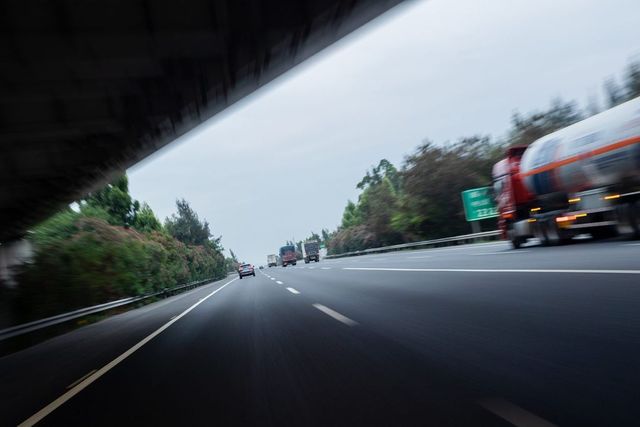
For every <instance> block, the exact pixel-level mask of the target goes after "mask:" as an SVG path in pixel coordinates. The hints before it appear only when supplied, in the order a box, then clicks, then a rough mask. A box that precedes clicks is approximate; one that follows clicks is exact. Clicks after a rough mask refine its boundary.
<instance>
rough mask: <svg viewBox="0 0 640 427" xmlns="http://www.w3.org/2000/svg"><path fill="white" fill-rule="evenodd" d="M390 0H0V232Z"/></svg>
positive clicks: (123, 164)
mask: <svg viewBox="0 0 640 427" xmlns="http://www.w3.org/2000/svg"><path fill="white" fill-rule="evenodd" d="M400 1H401V0H272V1H266V0H262V1H261V0H183V1H175V0H109V1H105V0H55V1H54V0H51V1H47V0H42V1H37V2H33V1H22V0H7V1H4V2H2V3H1V4H0V32H1V33H2V37H1V38H0V224H1V226H0V242H5V243H6V242H8V241H11V240H14V239H18V238H20V237H21V235H23V234H24V232H25V230H27V229H28V228H29V227H30V226H32V225H33V224H35V223H36V222H38V221H40V220H42V219H44V218H46V217H47V216H48V215H50V214H51V213H53V212H54V211H55V209H57V208H59V207H61V206H63V205H64V204H67V203H70V202H71V201H73V200H76V199H78V198H79V197H81V196H82V195H83V194H86V192H88V191H90V190H91V189H92V188H95V187H97V186H99V185H102V184H104V183H105V182H106V181H107V180H108V179H110V178H111V177H112V176H114V175H115V174H117V173H121V172H122V171H123V170H125V169H126V168H128V167H130V166H132V165H133V164H135V163H136V162H138V161H140V160H141V159H143V158H144V157H146V156H148V155H149V154H151V153H153V152H154V151H156V150H158V149H159V148H161V147H163V146H164V145H166V144H168V143H170V142H171V141H172V140H174V139H175V138H177V137H178V136H180V135H182V134H184V133H185V132H187V131H189V130H190V129H192V128H193V127H194V126H196V125H198V124H200V123H202V122H203V121H205V120H207V119H209V118H210V117H212V116H213V115H215V114H216V113H218V112H220V111H222V110H224V109H225V108H226V107H228V106H229V105H231V104H233V103H234V102H236V101H238V100H239V99H241V98H243V97H245V96H247V95H248V94H250V93H252V92H253V91H255V90H256V89H257V88H259V87H260V86H262V85H264V84H266V83H268V82H269V81H271V80H273V79H274V78H275V77H277V76H279V75H280V74H282V73H284V72H285V71H287V70H289V69H290V68H292V67H294V66H295V65H296V64H299V63H300V62H302V61H304V60H305V59H307V58H309V57H310V56H312V55H313V54H315V53H317V52H318V51H320V50H321V49H323V48H325V47H326V46H328V45H330V44H331V43H333V42H335V41H336V40H338V39H340V38H341V37H343V36H344V35H346V34H348V33H350V32H351V31H353V30H355V29H357V28H358V27H360V26H362V25H363V24H365V23H367V22H368V21H370V20H371V19H373V18H375V17H377V16H379V15H380V14H382V13H384V12H385V11H387V10H388V9H390V8H391V7H393V6H395V5H396V4H398V3H400ZM212 143H215V142H212Z"/></svg>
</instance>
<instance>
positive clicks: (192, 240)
mask: <svg viewBox="0 0 640 427" xmlns="http://www.w3.org/2000/svg"><path fill="white" fill-rule="evenodd" d="M176 207H177V209H178V213H177V214H173V215H171V218H167V219H166V220H165V222H164V227H165V229H166V230H167V232H168V233H169V234H171V235H172V236H173V237H174V238H175V239H177V240H179V241H181V242H182V243H185V244H187V245H206V246H212V247H213V248H215V249H220V240H221V238H220V237H218V238H215V239H211V231H210V230H209V223H208V222H207V221H206V220H203V221H200V219H199V218H198V214H197V213H196V212H195V211H194V210H193V209H191V206H189V203H188V202H187V201H186V200H184V199H182V200H176Z"/></svg>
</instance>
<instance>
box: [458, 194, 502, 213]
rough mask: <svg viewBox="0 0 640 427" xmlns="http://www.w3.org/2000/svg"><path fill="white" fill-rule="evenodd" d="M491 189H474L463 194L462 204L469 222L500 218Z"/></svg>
mask: <svg viewBox="0 0 640 427" xmlns="http://www.w3.org/2000/svg"><path fill="white" fill-rule="evenodd" d="M489 190H490V187H480V188H472V189H471V190H465V191H463V192H462V193H461V194H462V204H463V205H464V214H465V216H466V217H467V221H479V220H481V219H486V218H495V217H497V216H498V209H496V205H495V203H494V202H493V198H492V197H491V192H490V191H489Z"/></svg>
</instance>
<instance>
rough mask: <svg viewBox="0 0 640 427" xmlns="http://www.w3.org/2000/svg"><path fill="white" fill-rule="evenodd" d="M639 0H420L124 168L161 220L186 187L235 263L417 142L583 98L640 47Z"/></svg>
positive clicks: (286, 235)
mask: <svg viewBox="0 0 640 427" xmlns="http://www.w3.org/2000/svg"><path fill="white" fill-rule="evenodd" d="M639 16H640V1H638V0H607V1H602V0H561V1H560V0H536V1H533V0H530V1H529V0H527V1H525V0H483V1H480V0H430V1H421V2H417V3H411V4H410V5H408V6H407V5H405V6H402V7H400V8H397V9H396V10H394V11H392V12H391V13H389V14H387V15H386V16H384V17H382V18H381V19H378V20H377V21H375V22H374V23H373V24H369V25H368V26H366V27H364V28H362V29H360V30H358V31H357V32H355V33H353V34H352V35H350V36H349V37H347V38H346V39H344V40H342V41H340V42H338V43H337V44H335V45H334V46H332V47H331V48H329V49H327V50H325V51H324V52H322V53H321V54H319V55H318V56H316V57H314V58H313V59H312V60H310V61H308V62H306V63H305V64H303V65H302V66H301V67H298V68H296V69H294V70H292V71H291V72H289V73H288V74H286V75H285V76H284V77H282V78H280V79H278V80H276V81H275V82H273V83H271V84H270V85H268V86H267V87H266V88H264V89H262V90H260V91H258V92H257V93H255V94H254V95H252V96H251V97H249V98H247V99H245V100H244V101H242V102H241V103H239V104H238V105H236V106H234V107H233V108H231V109H230V110H228V111H227V112H225V113H223V114H221V115H219V116H218V117H214V118H213V119H211V120H210V121H209V122H207V123H205V124H204V125H202V126H200V127H199V128H198V129H197V130H195V131H193V132H191V133H190V134H188V135H186V136H185V137H183V138H181V139H180V140H179V141H177V142H176V143H174V144H173V145H171V146H170V147H169V148H168V149H165V150H163V151H161V152H160V153H159V154H158V155H155V156H153V157H152V158H151V159H150V160H148V161H145V162H142V163H140V164H138V165H137V166H136V167H134V168H132V169H131V170H130V171H129V174H130V186H131V192H132V194H133V196H134V197H135V198H136V199H138V200H143V201H146V202H148V203H149V204H150V205H151V207H152V208H153V209H154V211H155V212H156V214H157V215H158V216H159V217H160V219H162V220H164V218H165V217H167V216H168V215H170V214H171V213H172V212H174V211H175V199H176V198H178V197H181V198H182V197H183V198H185V199H187V200H188V201H189V202H190V203H191V206H192V207H193V208H194V209H195V210H196V211H197V212H198V214H199V215H200V217H201V218H206V219H207V220H208V221H209V223H210V224H211V228H212V231H213V233H214V234H215V235H216V236H218V235H222V236H223V238H222V243H223V245H224V247H225V248H227V249H229V248H231V249H233V251H234V252H235V253H236V254H237V255H238V257H239V258H240V259H241V260H244V261H247V262H252V263H255V264H264V263H266V255H267V254H269V253H276V252H277V249H278V248H279V246H281V245H282V244H284V241H285V240H287V239H296V240H300V239H303V238H305V237H307V236H308V235H309V234H310V232H311V231H312V230H313V231H315V232H317V233H319V232H320V230H321V229H322V228H329V229H332V230H333V229H335V227H336V226H337V225H338V224H339V222H340V219H341V216H342V211H343V208H344V206H345V204H346V202H347V199H352V200H355V199H356V198H357V195H358V191H357V190H356V189H355V185H356V183H357V182H358V181H359V180H360V179H361V177H362V176H363V175H364V173H365V171H366V170H367V168H369V167H370V166H372V165H374V164H376V163H377V162H378V161H379V160H380V159H381V158H387V159H389V160H391V161H392V162H394V163H396V165H399V164H400V163H401V161H402V159H403V157H404V156H405V155H407V154H409V153H411V152H412V151H413V150H414V149H415V147H416V146H417V145H418V144H420V142H421V141H422V140H424V139H425V138H428V139H430V140H432V141H435V142H437V143H446V142H447V141H452V140H456V139H457V138H458V137H461V136H468V135H474V134H490V135H493V136H497V137H499V136H501V135H502V134H504V132H505V131H506V129H507V128H508V126H509V120H510V117H511V114H512V113H513V112H514V111H515V110H519V111H524V112H526V111H529V110H532V109H537V108H544V107H546V106H547V105H548V104H549V101H550V99H551V98H553V97H556V96H562V97H563V98H565V99H575V100H576V101H577V102H578V103H579V104H580V105H585V104H586V101H587V98H588V97H589V96H594V95H597V96H600V98H602V97H601V95H602V92H601V87H602V82H603V80H604V79H605V78H606V77H608V76H610V75H613V74H615V75H617V76H618V75H620V71H621V70H622V69H623V67H624V66H625V64H626V63H627V61H628V59H629V58H630V57H632V56H634V55H638V53H640V25H638V17H639Z"/></svg>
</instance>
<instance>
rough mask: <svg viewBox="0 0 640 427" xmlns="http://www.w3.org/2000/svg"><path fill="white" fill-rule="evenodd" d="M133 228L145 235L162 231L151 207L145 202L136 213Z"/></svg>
mask: <svg viewBox="0 0 640 427" xmlns="http://www.w3.org/2000/svg"><path fill="white" fill-rule="evenodd" d="M133 227H134V228H135V229H136V230H138V231H142V232H145V233H150V232H152V231H160V230H162V224H160V221H159V220H158V218H157V217H156V215H155V214H154V213H153V210H151V207H150V206H149V205H148V204H147V203H146V202H145V203H143V204H142V207H141V208H140V210H139V211H138V213H137V215H136V217H135V220H134V223H133Z"/></svg>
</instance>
